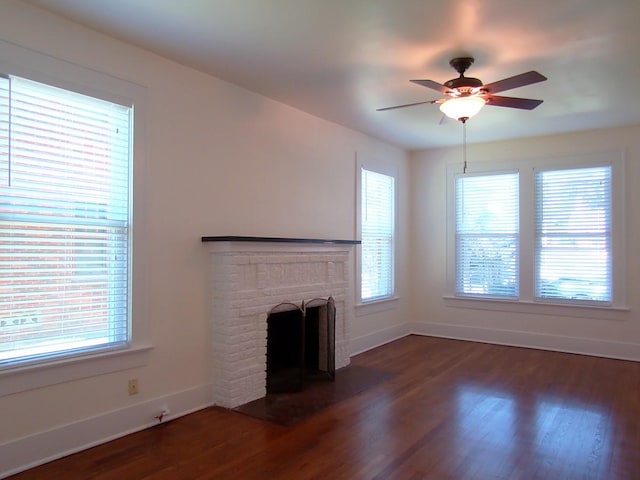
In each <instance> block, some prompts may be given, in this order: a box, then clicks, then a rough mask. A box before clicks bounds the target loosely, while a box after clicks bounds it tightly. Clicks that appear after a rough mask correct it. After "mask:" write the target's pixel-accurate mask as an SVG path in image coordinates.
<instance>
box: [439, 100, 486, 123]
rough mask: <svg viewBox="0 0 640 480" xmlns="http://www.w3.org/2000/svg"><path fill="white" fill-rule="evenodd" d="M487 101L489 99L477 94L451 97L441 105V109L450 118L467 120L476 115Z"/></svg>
mask: <svg viewBox="0 0 640 480" xmlns="http://www.w3.org/2000/svg"><path fill="white" fill-rule="evenodd" d="M485 103H487V101H486V100H485V99H484V98H482V97H480V96H476V95H470V96H466V97H457V98H450V99H449V100H447V101H446V102H444V103H443V104H441V105H440V111H441V112H442V113H444V114H445V115H446V116H447V117H449V118H453V119H455V120H460V119H462V118H464V119H465V120H466V119H468V118H471V117H473V116H474V115H476V114H477V113H478V112H479V111H480V110H481V109H482V107H484V105H485Z"/></svg>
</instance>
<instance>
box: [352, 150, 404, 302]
mask: <svg viewBox="0 0 640 480" xmlns="http://www.w3.org/2000/svg"><path fill="white" fill-rule="evenodd" d="M355 163H356V168H355V173H356V198H355V201H356V209H355V210H356V238H358V239H360V240H362V204H361V203H362V202H361V199H362V169H365V170H368V171H370V172H375V173H380V174H382V175H387V176H389V177H392V178H393V179H394V190H393V195H394V199H393V204H394V205H393V206H394V211H393V264H392V268H393V273H392V281H393V289H392V292H391V295H389V296H387V297H382V298H376V299H373V300H368V301H362V298H361V296H360V292H361V286H362V283H361V282H362V280H361V277H362V246H361V245H360V244H359V245H357V246H356V262H355V263H356V269H355V283H356V288H355V306H356V307H357V308H358V309H359V310H360V314H362V313H363V311H366V313H376V312H379V311H383V310H387V309H389V308H392V307H393V305H394V304H395V302H396V301H397V300H398V298H399V297H398V293H397V292H398V290H397V288H398V243H399V242H398V211H399V209H398V190H399V185H398V184H399V182H398V177H399V175H398V169H397V167H396V166H395V165H390V164H389V163H388V162H384V161H382V160H380V159H377V158H371V157H367V158H366V159H361V158H360V157H359V156H358V155H357V154H356V162H355ZM390 302H392V303H390Z"/></svg>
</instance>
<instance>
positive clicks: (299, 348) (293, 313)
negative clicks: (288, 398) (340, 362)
mask: <svg viewBox="0 0 640 480" xmlns="http://www.w3.org/2000/svg"><path fill="white" fill-rule="evenodd" d="M335 322H336V307H335V302H334V300H333V298H331V297H329V298H328V299H324V298H316V299H314V300H311V301H309V302H307V303H304V302H303V303H302V305H301V306H298V305H295V304H293V303H281V304H280V305H277V306H276V307H274V308H273V309H272V310H271V312H270V313H269V316H268V318H267V393H268V394H269V393H283V392H295V391H300V390H302V389H304V386H305V384H307V383H308V382H311V381H315V380H333V379H334V377H335Z"/></svg>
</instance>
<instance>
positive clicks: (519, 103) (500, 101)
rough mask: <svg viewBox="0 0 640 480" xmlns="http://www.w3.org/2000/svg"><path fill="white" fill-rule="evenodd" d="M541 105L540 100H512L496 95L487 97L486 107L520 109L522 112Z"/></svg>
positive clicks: (512, 98)
mask: <svg viewBox="0 0 640 480" xmlns="http://www.w3.org/2000/svg"><path fill="white" fill-rule="evenodd" d="M541 103H542V100H534V99H532V98H514V97H501V96H498V95H489V96H488V98H487V105H492V106H494V107H509V108H521V109H522V110H533V109H534V108H536V107H537V106H538V105H540V104H541Z"/></svg>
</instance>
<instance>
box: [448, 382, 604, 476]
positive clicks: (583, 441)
mask: <svg viewBox="0 0 640 480" xmlns="http://www.w3.org/2000/svg"><path fill="white" fill-rule="evenodd" d="M456 407H457V410H456V417H455V422H456V429H455V432H456V438H455V443H454V444H455V446H456V449H457V451H458V456H459V458H460V462H459V464H458V468H457V469H456V472H455V474H456V475H458V476H460V478H512V477H514V478H520V476H521V475H524V478H527V476H528V475H532V477H531V478H534V477H535V478H571V473H572V472H590V474H592V475H593V477H589V478H605V477H604V474H605V473H606V470H607V468H608V462H609V458H610V455H611V448H612V447H611V435H610V432H609V429H610V428H611V427H610V418H609V415H608V414H607V412H606V411H605V410H603V409H602V408H600V407H596V406H591V405H579V404H572V403H571V401H570V399H562V398H558V399H555V398H549V397H545V398H531V402H530V403H528V404H523V402H520V403H518V402H517V400H516V398H515V397H514V396H511V395H510V394H509V393H508V392H505V391H500V390H491V389H485V388H478V387H475V386H460V387H459V389H458V391H457V394H456ZM532 459H534V463H535V464H536V465H537V466H538V467H537V471H536V472H522V471H519V464H521V463H522V464H525V463H526V464H528V465H531V463H530V460H532ZM601 475H602V476H601Z"/></svg>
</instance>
